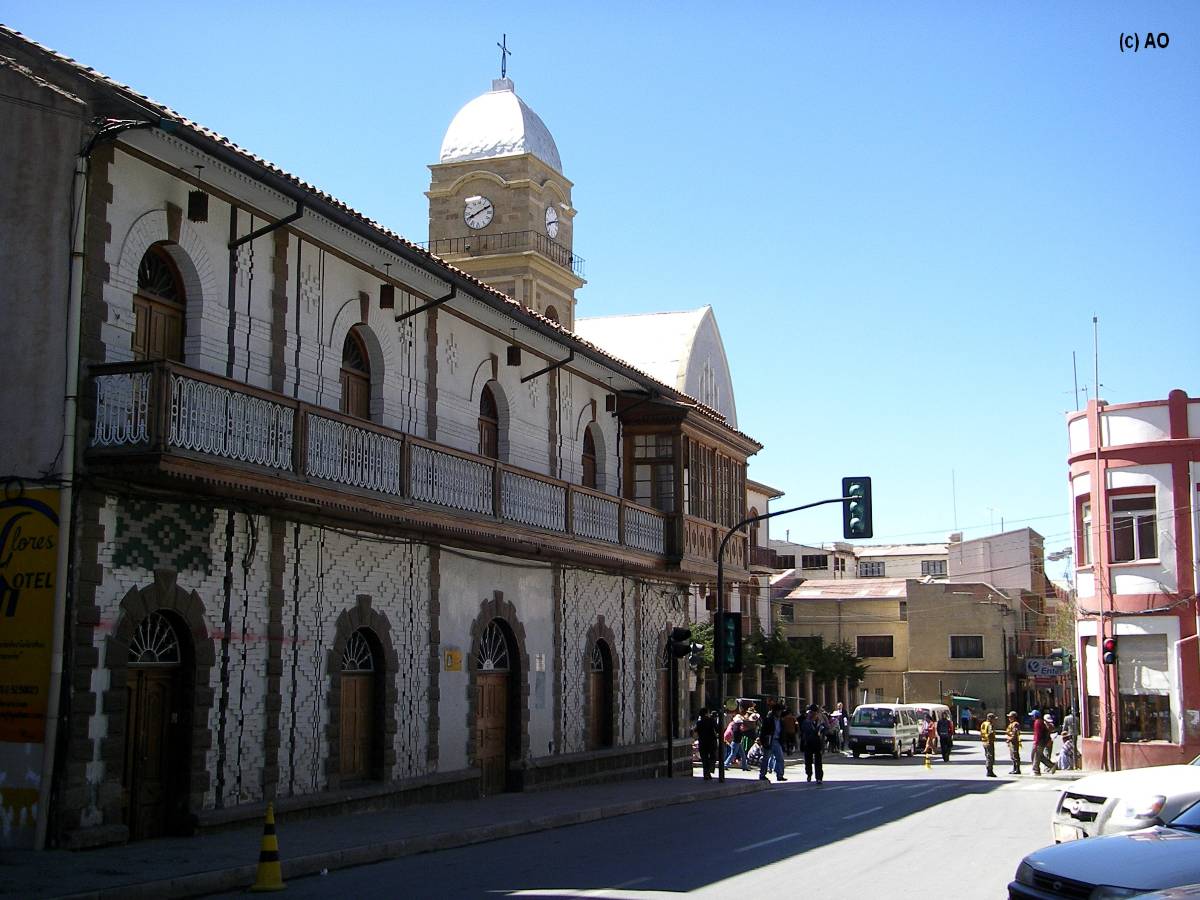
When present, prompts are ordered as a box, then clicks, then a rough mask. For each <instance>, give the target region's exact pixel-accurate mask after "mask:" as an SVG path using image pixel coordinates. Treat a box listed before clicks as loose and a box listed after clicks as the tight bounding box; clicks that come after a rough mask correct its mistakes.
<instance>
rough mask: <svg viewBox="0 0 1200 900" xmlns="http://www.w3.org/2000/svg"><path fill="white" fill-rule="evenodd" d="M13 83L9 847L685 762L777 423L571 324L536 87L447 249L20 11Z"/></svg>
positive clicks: (476, 136) (448, 161) (446, 188)
mask: <svg viewBox="0 0 1200 900" xmlns="http://www.w3.org/2000/svg"><path fill="white" fill-rule="evenodd" d="M0 83H2V85H3V90H2V91H0V94H2V95H3V98H4V99H3V101H0V102H2V103H3V110H4V114H3V115H4V118H3V122H4V128H3V129H0V163H2V164H3V165H0V179H2V180H3V187H4V196H5V197H6V209H5V215H4V216H3V218H2V219H0V254H2V257H0V258H2V260H3V263H4V269H5V272H6V277H5V281H4V285H3V288H0V290H2V291H3V297H2V300H3V309H4V312H5V321H6V325H7V327H6V328H5V329H4V332H3V333H4V335H5V337H4V338H3V340H4V347H3V352H0V361H2V362H0V365H3V366H5V371H4V373H3V374H4V376H5V377H4V384H5V390H4V392H3V394H2V395H0V409H2V411H3V416H4V420H5V422H7V423H8V428H6V429H5V431H4V434H3V436H2V437H0V469H2V470H3V472H4V473H5V474H6V476H7V479H8V481H7V487H6V498H7V500H8V501H9V502H8V504H7V505H6V506H5V508H4V515H5V516H6V519H5V524H12V523H14V522H18V523H23V524H17V525H13V529H16V530H18V531H19V530H20V528H22V527H25V529H26V530H25V534H26V535H27V536H28V535H33V534H34V532H35V531H36V532H37V533H38V540H37V541H36V548H35V547H34V542H28V543H29V548H30V550H31V552H33V550H34V549H37V548H41V549H42V551H43V553H44V555H45V556H46V558H47V560H48V562H46V565H47V566H48V568H49V575H47V576H46V577H45V578H42V577H40V576H39V577H38V578H37V579H32V578H31V579H30V580H29V582H30V583H29V585H28V586H29V588H30V590H31V591H32V590H33V589H34V588H35V587H36V588H37V589H39V590H43V591H44V593H45V601H46V602H45V603H44V604H43V605H42V606H40V607H39V608H38V610H37V615H36V616H35V615H32V614H29V613H28V610H29V609H31V608H32V607H31V605H30V604H28V603H25V604H22V605H21V606H20V607H18V606H17V604H16V602H15V595H11V593H10V599H13V604H12V608H13V609H18V610H19V612H18V614H17V615H16V616H15V622H16V624H15V625H14V626H13V628H14V629H17V630H16V631H11V632H10V633H14V634H17V633H19V636H20V637H21V638H22V641H21V642H19V645H18V649H17V651H16V654H17V656H16V657H14V659H16V663H15V664H14V666H15V667H13V668H6V669H3V670H0V671H3V674H4V678H5V681H6V683H9V684H11V685H12V687H11V688H6V694H5V696H16V697H19V698H21V700H20V703H19V704H18V703H8V702H7V701H6V702H5V704H4V705H3V707H0V720H2V721H0V724H3V725H4V726H5V727H4V729H3V732H2V733H0V769H2V773H3V775H4V776H5V777H4V779H3V780H2V781H0V796H2V797H3V804H4V807H5V809H4V821H5V823H6V827H5V832H4V841H5V843H8V844H12V845H19V844H25V843H29V842H31V841H36V842H38V843H41V841H40V835H41V834H46V835H47V837H48V841H49V842H50V843H55V842H57V843H61V844H65V845H70V846H87V845H95V844H99V843H104V842H111V841H121V840H127V839H138V838H141V837H145V836H149V835H156V834H164V833H172V832H186V831H189V830H193V829H196V828H207V827H218V826H220V825H223V824H227V823H229V822H231V821H236V820H239V819H245V818H249V817H254V816H258V815H261V812H262V809H263V807H264V805H265V802H266V801H268V800H274V801H275V803H276V808H277V809H278V810H280V811H281V812H283V813H285V814H292V815H299V814H317V813H319V812H321V811H322V810H335V809H342V808H345V807H346V805H365V804H376V805H378V804H395V803H400V802H406V801H407V800H410V799H413V798H431V797H443V796H475V795H479V794H481V793H493V792H498V791H506V790H523V789H524V790H528V789H536V788H539V787H543V786H546V785H551V784H566V783H580V782H584V781H592V780H601V779H610V778H617V777H631V776H636V775H643V774H650V773H653V772H656V771H661V769H662V767H663V766H664V765H665V763H666V751H665V747H666V740H665V739H666V737H667V735H668V732H669V731H670V730H674V731H676V733H677V734H678V735H683V734H684V733H685V731H684V727H683V723H682V716H683V713H682V712H680V713H679V715H678V716H677V717H675V718H672V715H671V711H672V710H673V709H678V708H679V707H680V706H682V704H679V703H672V698H671V697H669V696H668V689H667V685H668V684H669V683H671V681H670V679H668V665H669V663H670V659H669V655H664V648H665V636H666V634H667V633H668V632H669V629H670V628H671V626H673V625H676V624H681V623H683V622H685V621H686V619H687V598H688V596H689V593H690V592H692V591H693V588H692V586H693V585H695V584H698V583H712V581H713V580H714V577H715V571H716V564H715V562H714V557H713V551H714V548H715V541H716V540H717V539H718V538H719V535H720V534H722V533H723V532H724V530H725V529H726V528H727V527H728V526H729V525H731V524H734V523H736V522H737V521H738V520H739V519H740V517H741V516H742V514H743V512H744V510H745V509H746V498H745V491H746V482H745V467H746V460H747V458H748V457H749V456H750V455H752V454H753V453H755V452H756V451H757V450H758V449H760V445H758V444H757V443H756V442H755V441H754V440H753V439H752V438H750V437H748V436H747V435H745V434H743V433H741V432H740V431H738V430H737V429H736V425H735V423H734V421H733V420H732V419H731V418H729V417H727V416H726V415H723V414H722V413H721V412H720V411H719V410H718V409H717V408H716V407H714V406H713V405H711V404H709V405H706V404H704V403H702V402H700V401H701V400H702V399H703V398H696V397H693V396H691V395H689V394H688V393H687V392H685V391H684V390H681V389H680V388H678V387H677V386H676V385H674V384H673V383H664V382H662V381H661V380H659V379H657V378H655V377H653V375H652V374H648V373H646V372H644V371H642V370H640V369H639V368H637V367H636V366H634V365H632V364H631V363H629V362H628V361H625V360H623V359H621V358H619V357H617V356H615V355H614V354H612V353H611V352H608V351H607V350H605V349H602V348H601V347H600V346H598V345H597V344H595V343H593V342H590V341H588V340H585V339H584V338H582V337H580V336H579V335H578V334H576V333H575V332H573V331H572V330H570V329H571V326H572V325H573V323H574V321H575V297H574V291H575V290H576V289H577V288H578V287H579V286H581V285H582V283H583V281H582V274H581V273H582V264H581V262H580V261H579V259H578V257H577V256H576V255H575V254H574V249H573V248H574V237H575V231H574V222H573V219H574V216H575V210H574V208H573V207H572V205H571V183H570V182H569V181H568V180H567V179H566V178H565V177H564V176H563V174H562V166H561V163H560V160H559V158H558V153H557V148H556V147H555V145H554V142H553V139H552V138H551V137H550V133H549V131H548V130H547V129H546V127H545V125H544V123H542V122H541V120H540V119H539V118H538V117H537V116H536V115H535V114H533V113H532V111H530V110H529V108H528V107H527V106H526V105H525V104H524V103H523V102H521V101H520V99H519V98H518V97H517V96H516V94H515V92H514V90H513V86H512V83H511V82H510V81H507V80H503V79H502V80H501V81H499V82H497V83H495V84H494V85H493V90H492V91H490V92H488V93H486V94H485V95H483V96H482V97H480V98H477V99H476V100H475V101H472V103H470V104H468V105H467V106H466V107H465V108H464V109H463V111H462V112H460V113H459V115H458V116H457V117H455V119H454V121H453V123H452V124H451V126H450V128H449V130H448V131H447V133H446V137H445V140H444V142H443V146H442V153H441V157H440V159H439V160H438V161H437V162H436V163H435V164H434V165H433V166H432V167H431V169H432V172H433V178H432V182H431V184H430V189H429V204H430V206H429V209H430V239H431V244H430V247H429V248H428V249H426V248H423V247H421V246H418V245H416V244H413V243H411V242H409V241H408V240H406V239H404V238H402V237H400V236H399V235H397V234H395V233H393V232H391V231H389V230H387V229H386V228H384V227H383V226H381V225H379V224H377V223H375V222H372V221H370V220H368V219H366V218H365V217H364V216H362V215H361V214H359V213H358V212H356V211H355V210H353V209H351V208H349V207H348V206H346V205H345V204H343V203H341V202H340V201H338V200H337V199H336V198H335V197H332V196H330V195H329V194H327V193H325V192H323V191H322V190H320V189H319V188H317V187H315V186H313V185H311V184H307V183H304V182H302V181H300V180H299V179H297V178H296V177H294V176H292V175H290V174H288V173H287V172H284V171H282V170H280V169H279V168H278V167H276V166H274V165H272V164H271V163H269V162H267V161H265V160H262V159H260V158H259V157H256V156H254V155H253V154H252V153H250V152H248V151H246V150H244V149H242V148H241V147H238V146H237V145H236V144H234V143H232V142H231V141H230V140H228V139H227V138H224V137H222V136H221V135H218V134H215V133H213V132H212V131H210V130H208V129H206V128H204V127H203V126H201V125H199V124H197V123H194V122H191V121H189V120H187V119H185V118H183V117H182V116H180V115H178V114H177V113H175V112H173V111H171V110H170V109H168V108H167V107H165V106H162V105H161V104H158V103H156V102H154V101H151V100H149V99H147V98H146V97H145V96H143V95H141V94H140V93H138V92H136V91H134V90H132V89H130V88H128V87H125V86H123V85H120V84H117V83H115V82H113V81H111V80H109V79H107V78H105V77H104V76H102V75H100V74H98V73H96V72H95V71H93V70H91V69H88V68H86V67H84V66H82V65H80V64H79V63H76V62H74V61H73V60H69V59H66V58H64V57H61V56H59V55H57V54H55V53H53V52H52V51H49V50H47V49H45V48H43V47H41V46H39V45H37V44H35V43H33V42H31V41H29V40H28V39H26V38H24V37H23V36H22V35H20V34H17V33H15V32H12V31H10V30H6V29H0ZM34 148H36V150H35V149H34ZM18 375H19V376H20V377H17V376H18ZM729 400H730V402H732V398H731V397H730V398H729ZM31 517H32V518H31ZM35 518H36V521H37V522H38V523H39V524H38V525H37V527H36V528H35V527H34V526H33V525H30V524H29V523H31V522H34V521H35ZM11 530H12V529H6V534H9V535H10V536H11ZM42 531H44V532H45V533H46V536H45V537H44V538H43V537H42ZM748 540H749V536H748V535H746V534H739V535H737V537H736V538H735V540H734V541H733V542H732V543H731V547H730V551H729V555H728V557H727V559H726V569H725V571H726V573H727V575H728V577H729V579H730V590H731V592H732V593H734V594H735V595H736V594H737V593H738V591H739V590H740V586H742V585H744V584H746V583H747V582H748V579H749V577H750V571H749V544H748ZM5 565H6V566H7V563H5ZM18 574H19V573H17V572H16V571H15V570H12V569H7V570H6V571H5V572H4V573H3V575H4V577H5V578H6V579H7V581H6V582H5V584H6V585H8V587H9V588H11V587H12V585H13V584H14V583H15V582H14V579H15V578H16V577H17V575H18ZM23 577H24V576H22V578H23ZM35 580H36V582H37V584H36V585H34V583H33V582H34V581H35ZM23 583H24V582H22V584H23ZM6 589H7V588H6ZM29 596H32V594H30V595H29ZM9 615H10V616H12V615H13V614H12V613H10V614H9ZM17 657H19V659H17ZM681 689H682V688H681ZM675 699H676V700H678V699H679V698H675ZM18 707H19V708H18ZM676 746H677V748H679V749H681V750H682V754H683V757H685V758H686V755H687V743H686V742H682V741H681V742H679V743H678V744H676ZM47 748H48V749H47ZM43 749H46V753H45V754H44V763H43ZM39 772H40V773H41V775H40V776H39V775H38V773H39Z"/></svg>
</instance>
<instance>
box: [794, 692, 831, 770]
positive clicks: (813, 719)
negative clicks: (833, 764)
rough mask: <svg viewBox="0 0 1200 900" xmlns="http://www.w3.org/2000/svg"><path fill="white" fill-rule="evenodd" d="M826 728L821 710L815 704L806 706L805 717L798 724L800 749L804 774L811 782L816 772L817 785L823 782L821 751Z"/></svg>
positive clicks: (823, 745)
mask: <svg viewBox="0 0 1200 900" xmlns="http://www.w3.org/2000/svg"><path fill="white" fill-rule="evenodd" d="M825 735H826V726H825V720H824V719H823V718H821V710H820V709H819V708H818V707H817V705H816V704H815V703H810V704H809V705H808V710H807V715H805V717H804V721H802V722H801V723H800V749H801V750H802V751H803V752H804V774H805V775H807V776H808V780H809V781H812V780H813V770H814V769H815V770H816V775H817V784H820V783H821V782H823V781H824V780H825V769H824V768H823V767H822V765H821V751H822V750H824V749H825V739H826V737H825Z"/></svg>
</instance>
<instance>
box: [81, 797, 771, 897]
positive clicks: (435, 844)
mask: <svg viewBox="0 0 1200 900" xmlns="http://www.w3.org/2000/svg"><path fill="white" fill-rule="evenodd" d="M767 789H769V785H768V784H765V783H763V782H760V781H757V780H755V781H748V780H743V779H737V780H735V781H726V782H725V783H724V784H720V783H719V782H718V783H716V784H704V786H703V787H700V786H697V788H696V789H694V790H692V791H689V792H687V793H684V794H677V795H674V796H670V797H650V798H645V799H641V800H630V801H626V802H624V803H614V804H612V805H609V806H596V807H591V808H588V809H580V810H573V811H571V812H563V813H556V814H554V815H549V816H543V817H541V818H535V819H521V820H514V821H508V822H496V823H493V824H491V825H481V826H479V827H477V828H467V829H460V830H456V831H446V832H441V833H438V834H428V835H420V836H418V837H408V838H397V839H396V840H393V841H385V842H382V843H377V844H362V845H359V846H357V847H344V848H342V849H340V850H329V851H324V852H321V853H311V854H309V855H307V856H300V857H295V858H293V859H285V860H283V861H282V871H283V879H284V881H287V880H290V879H293V878H304V877H306V876H309V875H318V874H320V873H321V872H322V871H323V870H328V871H334V870H336V869H347V868H353V867H355V866H362V865H368V864H370V863H377V862H384V861H386V860H389V859H398V858H400V857H403V856H415V855H416V854H418V853H430V852H432V851H435V850H450V849H454V848H456V847H467V846H470V845H472V844H483V843H487V842H488V841H496V840H501V839H503V838H509V837H517V836H519V835H524V834H533V833H535V832H539V831H548V830H550V829H552V828H562V827H565V826H568V825H581V824H584V823H586V822H595V821H599V820H601V819H611V818H615V817H617V816H625V815H630V814H632V813H639V812H646V811H647V810H651V809H660V808H662V807H667V806H678V805H681V804H684V803H695V802H697V801H700V800H719V799H723V798H725V797H734V796H738V795H739V794H751V793H755V792H757V791H761V790H767ZM284 840H285V842H286V836H284ZM257 870H258V864H257V863H249V864H247V865H244V866H234V867H231V868H226V869H214V870H212V871H209V872H195V873H192V874H188V875H180V876H178V877H175V878H164V879H159V880H157V881H145V882H140V883H131V884H122V885H115V886H113V887H109V888H103V889H101V890H97V891H84V892H82V893H75V894H63V895H60V900H142V898H147V900H150V898H163V897H196V896H201V895H204V894H217V893H226V892H230V891H241V890H245V889H246V888H248V887H249V886H250V885H251V884H253V883H254V878H255V875H256V872H257Z"/></svg>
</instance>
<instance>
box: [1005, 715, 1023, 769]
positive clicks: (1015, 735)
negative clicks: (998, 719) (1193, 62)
mask: <svg viewBox="0 0 1200 900" xmlns="http://www.w3.org/2000/svg"><path fill="white" fill-rule="evenodd" d="M1004 737H1005V739H1006V740H1007V741H1008V752H1009V753H1011V754H1012V768H1011V769H1009V770H1008V774H1009V775H1020V774H1021V723H1020V722H1019V721H1017V713H1016V710H1013V711H1011V712H1010V713H1009V714H1008V727H1007V728H1005V729H1004Z"/></svg>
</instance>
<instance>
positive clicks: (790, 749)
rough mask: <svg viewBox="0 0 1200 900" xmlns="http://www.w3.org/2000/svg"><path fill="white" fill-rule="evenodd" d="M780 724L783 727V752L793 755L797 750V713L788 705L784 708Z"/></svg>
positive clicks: (781, 741)
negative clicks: (788, 707)
mask: <svg viewBox="0 0 1200 900" xmlns="http://www.w3.org/2000/svg"><path fill="white" fill-rule="evenodd" d="M779 724H780V727H781V729H782V732H781V739H780V743H781V744H782V745H783V752H784V753H785V754H787V755H789V756H790V755H791V754H793V753H795V752H796V731H797V728H796V715H795V713H793V712H792V711H791V710H790V709H787V708H786V707H785V708H784V710H783V715H782V716H781V717H780V719H779Z"/></svg>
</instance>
